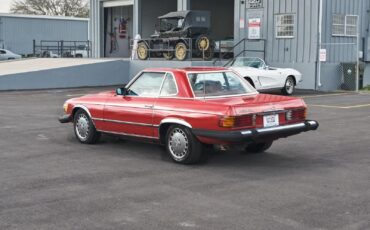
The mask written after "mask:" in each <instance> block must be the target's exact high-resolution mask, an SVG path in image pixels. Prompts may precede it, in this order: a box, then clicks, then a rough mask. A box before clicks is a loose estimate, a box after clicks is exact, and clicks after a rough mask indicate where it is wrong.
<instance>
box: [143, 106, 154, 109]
mask: <svg viewBox="0 0 370 230" xmlns="http://www.w3.org/2000/svg"><path fill="white" fill-rule="evenodd" d="M144 108H146V109H152V108H153V105H144Z"/></svg>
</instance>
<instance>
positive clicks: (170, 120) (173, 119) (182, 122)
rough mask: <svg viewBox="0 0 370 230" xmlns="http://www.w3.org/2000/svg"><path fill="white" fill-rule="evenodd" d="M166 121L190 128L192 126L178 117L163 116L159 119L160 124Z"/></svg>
mask: <svg viewBox="0 0 370 230" xmlns="http://www.w3.org/2000/svg"><path fill="white" fill-rule="evenodd" d="M166 123H175V124H179V125H183V126H186V127H188V128H190V129H191V128H192V126H191V125H190V124H189V123H188V122H186V121H184V120H182V119H178V118H165V119H163V120H162V121H161V123H160V125H162V124H166Z"/></svg>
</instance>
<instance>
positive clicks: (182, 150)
mask: <svg viewBox="0 0 370 230" xmlns="http://www.w3.org/2000/svg"><path fill="white" fill-rule="evenodd" d="M168 149H169V150H170V153H171V155H172V157H173V158H174V159H175V160H176V161H181V160H183V159H184V158H185V157H186V156H187V154H188V152H189V139H188V137H187V135H186V133H185V132H184V131H183V130H182V129H179V128H175V129H173V130H172V132H171V133H170V135H169V137H168Z"/></svg>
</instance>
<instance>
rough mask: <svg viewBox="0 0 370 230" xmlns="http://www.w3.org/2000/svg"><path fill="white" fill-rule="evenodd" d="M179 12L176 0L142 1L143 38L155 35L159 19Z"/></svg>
mask: <svg viewBox="0 0 370 230" xmlns="http://www.w3.org/2000/svg"><path fill="white" fill-rule="evenodd" d="M176 10H177V1H175V0H160V1H159V0H141V37H143V38H149V37H150V35H152V34H154V30H155V25H156V24H158V17H159V16H162V15H164V14H167V13H169V12H171V11H176Z"/></svg>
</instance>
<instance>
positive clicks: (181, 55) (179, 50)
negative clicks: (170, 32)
mask: <svg viewBox="0 0 370 230" xmlns="http://www.w3.org/2000/svg"><path fill="white" fill-rule="evenodd" d="M187 52H188V50H187V47H186V45H185V43H183V42H179V43H177V45H176V47H175V56H176V59H177V60H179V61H183V60H185V59H186V56H187Z"/></svg>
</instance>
